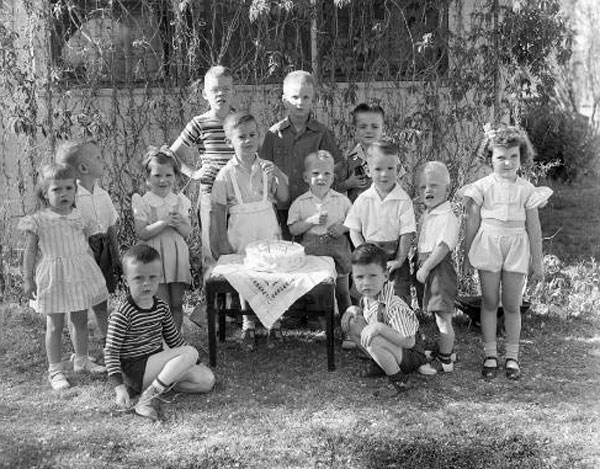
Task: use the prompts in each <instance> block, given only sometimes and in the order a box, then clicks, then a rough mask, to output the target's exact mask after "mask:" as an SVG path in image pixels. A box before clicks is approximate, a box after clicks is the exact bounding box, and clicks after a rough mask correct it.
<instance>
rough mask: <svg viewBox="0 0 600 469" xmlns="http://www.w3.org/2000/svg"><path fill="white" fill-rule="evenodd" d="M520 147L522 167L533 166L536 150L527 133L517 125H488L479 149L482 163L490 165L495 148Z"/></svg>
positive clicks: (485, 127) (478, 153) (484, 130)
mask: <svg viewBox="0 0 600 469" xmlns="http://www.w3.org/2000/svg"><path fill="white" fill-rule="evenodd" d="M496 146H498V147H504V148H510V147H517V146H518V147H519V153H520V156H521V166H527V165H529V164H531V163H532V162H533V160H534V158H535V157H536V152H535V149H534V148H533V145H532V144H531V140H529V137H528V135H527V132H525V130H523V129H522V128H520V127H518V126H515V125H507V124H504V123H495V124H486V125H485V126H484V129H483V139H482V140H481V143H480V145H479V148H478V149H477V157H478V158H479V160H480V161H482V162H483V163H486V164H490V162H491V160H492V151H493V149H494V147H496Z"/></svg>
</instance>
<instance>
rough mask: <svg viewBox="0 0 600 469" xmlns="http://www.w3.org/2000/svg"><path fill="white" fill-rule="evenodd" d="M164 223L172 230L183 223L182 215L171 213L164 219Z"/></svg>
mask: <svg viewBox="0 0 600 469" xmlns="http://www.w3.org/2000/svg"><path fill="white" fill-rule="evenodd" d="M166 222H167V224H168V225H169V226H172V227H173V228H177V227H178V226H179V225H181V224H182V223H183V222H184V219H183V215H182V214H181V213H179V212H171V213H169V216H168V217H167V219H166Z"/></svg>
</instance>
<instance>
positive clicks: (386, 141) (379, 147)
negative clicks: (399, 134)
mask: <svg viewBox="0 0 600 469" xmlns="http://www.w3.org/2000/svg"><path fill="white" fill-rule="evenodd" d="M374 151H379V152H380V153H381V154H382V155H385V156H395V157H396V160H397V161H398V164H400V149H399V148H398V145H396V143H395V142H394V141H393V140H392V139H391V138H389V137H383V138H381V139H380V140H377V141H376V142H373V144H372V145H371V147H370V148H369V149H368V150H367V164H368V163H369V160H370V159H371V158H372V157H373V155H374Z"/></svg>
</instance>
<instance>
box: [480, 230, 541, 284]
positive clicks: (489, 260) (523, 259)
mask: <svg viewBox="0 0 600 469" xmlns="http://www.w3.org/2000/svg"><path fill="white" fill-rule="evenodd" d="M529 255H530V248H529V235H528V234H527V231H525V227H524V226H523V227H522V228H510V229H502V228H499V227H497V226H494V225H491V224H489V223H486V221H485V220H482V221H481V227H480V228H479V231H478V232H477V234H476V235H475V238H474V239H473V244H471V250H470V251H469V262H471V265H472V266H473V267H474V268H475V269H477V270H487V271H489V272H500V271H502V270H505V271H507V272H516V273H519V274H527V272H528V271H529Z"/></svg>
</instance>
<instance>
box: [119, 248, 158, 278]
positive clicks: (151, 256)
mask: <svg viewBox="0 0 600 469" xmlns="http://www.w3.org/2000/svg"><path fill="white" fill-rule="evenodd" d="M159 260H160V254H159V253H158V251H157V250H156V249H154V248H153V247H152V246H148V245H147V244H136V245H135V246H132V247H130V248H129V249H128V250H127V251H126V252H125V254H123V258H122V260H121V264H122V266H123V271H124V272H125V269H127V264H128V262H131V263H132V264H150V263H151V262H154V261H159Z"/></svg>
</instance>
